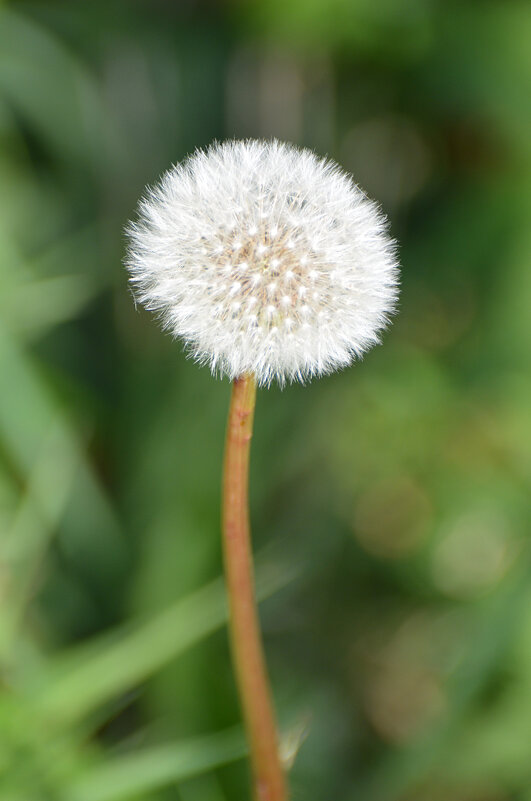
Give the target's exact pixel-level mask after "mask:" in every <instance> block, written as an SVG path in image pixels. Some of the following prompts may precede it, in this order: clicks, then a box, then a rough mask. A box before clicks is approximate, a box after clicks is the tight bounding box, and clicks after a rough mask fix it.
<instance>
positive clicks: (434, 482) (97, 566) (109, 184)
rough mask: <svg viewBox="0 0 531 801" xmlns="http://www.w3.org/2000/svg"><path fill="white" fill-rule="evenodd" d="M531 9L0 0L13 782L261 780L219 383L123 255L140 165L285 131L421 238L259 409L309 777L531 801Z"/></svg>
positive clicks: (405, 245) (270, 570) (2, 491)
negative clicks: (249, 722) (225, 507)
mask: <svg viewBox="0 0 531 801" xmlns="http://www.w3.org/2000/svg"><path fill="white" fill-rule="evenodd" d="M530 34H531V10H530V7H529V4H527V3H524V2H520V1H519V0H515V1H514V2H510V3H508V2H502V0H489V1H488V2H485V3H482V4H476V3H472V2H469V3H457V2H455V1H454V0H452V2H448V3H444V4H442V3H433V2H430V0H415V2H413V3H406V4H404V3H398V2H394V1H393V0H387V1H386V2H385V3H380V4H375V3H367V2H366V1H365V0H349V1H348V2H347V0H333V2H332V3H330V2H324V0H312V2H304V3H302V2H299V0H289V2H282V3H280V2H277V0H272V2H256V3H243V2H240V0H232V2H229V3H220V4H217V5H214V4H206V3H180V4H165V3H161V2H155V3H147V2H145V0H135V2H131V3H127V4H126V3H124V2H122V0H111V2H106V3H103V2H100V0H95V2H92V3H90V4H83V3H69V4H66V3H62V2H59V0H42V1H41V2H26V0H19V2H11V3H7V2H4V3H2V4H1V5H0V376H1V380H0V600H1V603H0V671H1V672H0V676H1V685H0V798H1V799H2V801H4V799H5V800H6V801H98V799H100V800H101V801H104V799H109V800H110V799H123V801H126V800H128V801H173V800H174V799H175V801H229V799H240V798H241V799H243V798H246V797H247V796H246V793H247V783H246V768H245V764H244V760H242V759H241V757H242V756H243V755H244V747H243V743H242V740H241V734H240V733H239V730H238V729H235V728H234V726H238V724H239V712H238V706H237V702H236V696H235V690H234V685H233V680H232V677H231V671H230V663H229V655H228V648H227V643H226V636H225V632H224V631H222V630H220V629H222V627H223V623H224V620H225V606H224V599H223V591H222V585H221V583H220V581H219V579H218V578H217V577H218V576H219V573H220V549H219V542H218V528H219V522H218V521H219V474H220V464H221V457H222V448H223V437H224V424H225V414H226V407H227V402H228V386H227V385H226V383H224V382H216V381H214V380H213V379H212V378H211V377H210V376H209V375H208V373H207V372H206V371H205V370H200V369H198V368H197V367H195V366H194V365H193V364H190V363H189V362H187V361H186V360H185V359H184V357H183V355H182V352H181V349H180V347H179V346H178V345H176V344H174V343H172V342H170V341H169V340H168V338H166V337H164V336H163V335H162V334H161V333H160V332H159V330H158V328H157V326H156V325H155V324H154V322H153V321H152V320H151V319H150V318H149V315H147V314H145V313H143V312H138V311H136V310H135V309H134V306H133V303H132V300H131V297H130V295H129V292H128V289H127V286H126V278H125V275H124V271H123V268H122V267H121V257H122V251H123V235H122V230H123V225H124V223H125V221H126V220H127V219H128V218H129V217H130V216H131V215H132V214H133V213H134V206H135V203H136V200H137V198H138V196H139V194H140V192H141V191H142V188H143V186H144V185H145V183H147V182H152V181H154V180H156V178H157V177H158V175H159V174H160V172H161V170H163V169H164V168H166V167H167V166H168V165H169V164H171V163H173V162H175V161H177V160H179V159H180V158H182V157H183V156H184V155H185V154H186V153H187V152H189V151H190V150H192V149H193V148H195V147H196V146H201V145H204V144H206V143H208V142H209V141H211V140H212V139H213V138H219V139H221V138H225V137H230V136H271V135H275V136H279V137H281V138H288V139H291V140H293V141H295V142H297V143H300V144H303V145H308V146H310V147H315V148H317V149H318V150H319V151H320V152H322V153H329V154H330V155H331V156H332V157H334V158H336V159H337V160H339V161H340V162H341V163H343V164H344V166H345V167H346V168H347V169H349V170H352V172H353V174H354V175H355V176H356V177H357V178H358V180H359V181H360V183H362V185H363V186H364V188H365V189H366V190H367V191H368V193H369V194H371V195H373V196H375V197H377V198H378V199H379V200H380V201H381V203H382V205H383V207H384V209H385V210H386V211H387V212H388V213H389V215H390V217H391V223H392V232H393V234H394V235H395V236H396V237H397V238H398V240H399V242H400V253H401V261H402V264H403V285H402V298H401V308H400V314H399V316H398V317H397V319H396V321H395V323H394V325H393V327H392V329H391V330H390V332H389V333H388V334H387V335H386V337H385V342H384V346H383V347H382V348H379V349H376V350H375V351H373V352H371V354H369V355H368V356H367V357H366V359H365V360H364V362H363V363H360V364H358V365H356V366H355V367H353V368H352V369H351V370H348V371H345V372H344V373H341V374H337V375H335V376H331V377H330V378H328V379H326V380H322V381H319V382H314V383H313V384H312V385H310V386H308V387H290V388H288V389H286V390H285V391H283V392H280V391H278V390H277V389H271V390H270V391H268V392H263V393H260V396H259V400H258V413H257V420H256V436H255V440H254V444H253V447H254V453H253V464H252V506H253V523H254V534H255V541H256V546H257V549H258V550H260V548H261V547H262V546H264V545H266V543H268V544H269V543H271V542H273V543H274V547H273V548H272V549H271V550H267V549H266V551H265V556H264V560H263V561H261V562H260V566H259V567H260V569H259V572H258V575H259V578H260V582H261V588H262V589H261V592H262V594H263V597H266V596H268V600H267V602H266V603H265V604H263V606H262V618H263V624H264V630H265V636H266V647H267V652H268V657H269V661H270V664H271V671H272V678H273V684H274V689H275V696H276V699H277V706H278V710H279V716H280V719H281V723H282V728H283V733H284V735H285V742H286V744H287V745H286V747H291V749H292V751H293V752H296V751H297V750H298V753H296V754H295V753H292V756H295V757H296V758H295V761H294V765H293V769H292V783H293V788H294V793H293V794H294V798H301V799H303V798H304V799H307V800H308V801H312V800H313V799H315V801H322V799H323V798H325V799H338V801H343V799H345V801H351V800H352V801H354V799H362V800H363V801H526V799H527V798H528V797H529V798H530V799H531V796H530V794H529V787H530V782H531V775H530V772H529V765H530V764H531V753H530V745H529V744H530V742H531V739H530V734H531V732H530V730H529V720H531V692H530V690H531V688H530V683H529V676H530V675H531V670H530V668H531V636H530V634H531V618H530V617H529V610H530V609H531V599H530V596H529V592H530V587H531V582H530V576H529V559H530V553H529V520H530V518H531V514H530V513H531V503H530V487H531V458H530V454H531V418H530V415H529V403H530V401H529V399H530V397H531V379H530V374H529V363H530V356H531V325H530V321H529V308H530V304H531V282H530V278H529V276H530V270H529V265H530V257H531V238H530V234H529V218H530V211H531V164H530V157H531V152H530V141H531V139H530V135H529V134H530V130H531V118H530V115H531V106H530V104H529V97H530V96H531V50H530V48H529V44H528V43H529V36H530ZM293 577H296V578H297V580H296V581H291V578H293ZM269 596H270V597H269ZM290 744H291V745H290Z"/></svg>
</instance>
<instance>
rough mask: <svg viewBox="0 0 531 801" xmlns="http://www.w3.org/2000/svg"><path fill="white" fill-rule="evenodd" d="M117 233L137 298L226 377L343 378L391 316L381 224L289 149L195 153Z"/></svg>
mask: <svg viewBox="0 0 531 801" xmlns="http://www.w3.org/2000/svg"><path fill="white" fill-rule="evenodd" d="M127 233H128V236H129V249H128V255H127V261H126V263H127V267H128V269H129V271H130V276H131V283H132V285H133V291H134V294H135V296H136V298H137V299H138V300H139V301H140V302H141V303H143V304H144V305H145V306H146V307H147V308H148V309H152V310H154V311H157V312H158V313H159V315H160V317H161V319H162V323H163V325H164V327H165V328H167V329H168V330H169V331H170V332H171V333H172V334H173V335H174V336H176V337H181V338H182V339H183V340H184V341H185V342H186V344H187V346H188V348H189V350H190V352H191V354H192V355H193V356H194V357H195V358H196V359H197V360H198V361H199V362H201V363H207V364H209V365H210V367H211V368H212V371H213V372H215V373H220V374H222V375H227V376H229V378H231V379H232V378H236V377H238V376H240V375H242V374H244V373H251V374H254V376H255V377H256V380H257V382H258V383H259V384H269V383H270V382H271V381H272V380H273V379H277V380H278V381H279V383H280V384H284V383H285V381H286V380H294V379H298V380H301V381H302V380H304V379H305V378H309V377H312V376H316V375H322V374H324V373H328V372H331V371H332V370H335V369H338V368H340V367H344V366H345V365H347V364H349V363H350V362H351V361H352V360H353V359H354V358H355V357H357V356H361V354H362V353H363V352H364V351H366V350H367V349H368V348H370V347H371V346H372V345H374V344H375V343H377V342H378V341H379V334H380V332H381V331H382V329H383V328H385V326H386V324H387V322H388V319H389V315H390V314H391V313H392V311H393V310H394V307H395V303H396V298H397V294H398V265H397V262H396V257H395V245H394V242H393V240H392V239H390V237H389V236H388V234H387V224H386V220H385V218H384V217H383V215H382V213H381V212H380V210H379V209H378V207H377V206H376V204H375V203H373V202H372V201H371V200H369V199H368V198H367V197H366V196H365V194H364V193H363V192H362V190H361V189H360V188H359V187H358V186H356V184H355V183H354V181H353V180H352V178H351V177H350V176H349V175H347V174H346V173H345V172H343V171H342V170H341V169H340V168H339V167H338V166H337V165H336V164H334V163H333V162H331V161H328V160H326V159H320V158H318V157H317V156H315V155H314V154H313V153H312V152H311V151H309V150H299V149H297V148H295V147H293V146H292V145H286V144H282V143H281V142H277V141H271V142H263V141H253V140H250V141H241V142H240V141H233V142H225V143H223V144H214V145H212V146H211V147H210V148H209V149H208V150H207V151H201V150H198V151H196V152H195V153H194V154H193V155H192V156H190V157H189V158H188V159H186V160H185V161H184V162H183V163H182V164H179V165H177V166H176V167H173V168H172V169H170V170H168V172H166V173H165V174H164V175H163V177H162V179H161V180H160V182H159V183H158V184H157V185H156V186H155V187H153V188H152V189H149V190H148V192H147V194H146V196H145V197H144V198H143V200H141V202H140V205H139V215H138V220H137V221H136V222H133V223H130V224H129V226H128V230H127Z"/></svg>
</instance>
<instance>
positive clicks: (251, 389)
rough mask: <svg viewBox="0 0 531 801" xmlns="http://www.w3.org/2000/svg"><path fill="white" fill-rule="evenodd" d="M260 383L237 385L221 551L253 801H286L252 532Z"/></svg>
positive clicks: (241, 380)
mask: <svg viewBox="0 0 531 801" xmlns="http://www.w3.org/2000/svg"><path fill="white" fill-rule="evenodd" d="M255 398H256V383H255V381H254V378H253V377H252V376H243V377H241V378H238V379H236V380H235V381H234V384H233V389H232V398H231V404H230V410H229V419H228V426H227V440H226V445H225V463H224V479H223V548H224V558H225V575H226V581H227V589H228V596H229V608H230V638H231V647H232V658H233V663H234V669H235V673H236V682H237V685H238V692H239V695H240V702H241V705H242V711H243V716H244V721H245V727H246V731H247V738H248V741H249V748H250V756H251V768H252V773H253V790H254V795H253V798H254V800H255V801H287V798H288V796H287V788H286V781H285V778H284V772H283V769H282V765H281V762H280V756H279V750H278V738H277V731H276V723H275V715H274V711H273V705H272V701H271V693H270V689H269V682H268V678H267V672H266V666H265V660H264V654H263V648H262V642H261V637H260V625H259V621H258V612H257V608H256V602H255V598H254V577H253V562H252V549H251V537H250V529H249V503H248V485H249V451H250V445H251V437H252V430H253V417H254V407H255Z"/></svg>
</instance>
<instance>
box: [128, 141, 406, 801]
mask: <svg viewBox="0 0 531 801" xmlns="http://www.w3.org/2000/svg"><path fill="white" fill-rule="evenodd" d="M128 235H129V250H128V255H127V262H126V263H127V267H128V269H129V272H130V276H131V283H132V287H133V292H134V295H135V297H136V298H137V300H138V301H139V302H140V303H142V304H144V305H145V306H146V307H147V308H148V309H151V310H153V311H155V312H157V313H158V314H159V316H160V319H161V321H162V324H163V326H164V327H165V328H166V329H167V330H169V331H170V332H171V333H172V334H173V335H174V336H175V337H178V338H181V339H182V340H183V341H184V342H185V344H186V347H187V349H188V351H189V353H190V354H191V355H192V356H193V357H194V358H195V359H196V360H197V361H198V362H200V363H201V364H208V365H210V367H211V369H212V372H213V373H215V374H219V375H224V376H228V377H229V378H230V379H231V380H232V381H233V391H232V399H231V404H230V411H229V420H228V427H227V440H226V447H225V460H224V480H223V546H224V562H225V574H226V580H227V591H228V597H229V607H230V625H229V630H230V636H231V646H232V654H233V662H234V667H235V673H236V681H237V684H238V690H239V695H240V700H241V705H242V711H243V716H244V720H245V726H246V731H247V736H248V740H249V751H250V759H251V766H252V773H253V789H254V799H255V801H287V798H288V794H287V792H288V791H287V785H286V780H285V775H284V766H283V764H282V761H281V758H280V756H279V753H280V750H279V745H278V738H277V729H276V723H275V716H274V712H273V705H272V703H271V697H270V690H269V684H268V680H267V672H266V668H265V661H264V657H263V652H262V643H261V638H260V631H259V623H258V616H257V611H256V604H255V600H254V587H253V569H252V551H251V543H250V531H249V520H248V517H249V515H248V466H249V452H250V440H251V436H252V427H253V417H254V406H255V394H256V386H257V385H266V386H267V385H269V384H270V383H271V382H272V381H273V380H276V381H278V382H279V384H281V385H283V384H285V383H286V382H287V381H293V380H299V381H304V380H306V379H309V378H312V377H315V376H320V375H324V374H326V373H329V372H331V371H333V370H336V369H339V368H342V367H345V366H347V365H348V364H350V363H351V362H352V361H353V360H354V359H355V358H356V357H359V356H361V355H362V354H363V353H364V352H365V351H366V350H367V349H368V348H370V347H371V346H372V345H374V344H376V343H377V342H378V341H379V337H380V334H381V332H382V330H383V329H384V328H385V326H386V325H387V323H388V321H389V317H390V315H391V313H392V312H393V311H394V308H395V304H396V298H397V292H398V289H397V285H398V266H397V262H396V258H395V246H394V242H393V241H392V239H391V238H390V237H389V235H388V233H387V225H386V221H385V218H384V217H383V215H382V214H381V212H380V211H379V209H378V207H377V206H376V204H375V203H373V202H372V201H371V200H369V199H368V198H367V197H366V195H365V194H364V193H363V192H362V190H361V189H360V188H359V187H358V186H357V185H356V184H355V183H354V182H353V180H352V178H351V177H350V176H349V175H347V174H346V173H345V172H343V171H342V170H341V169H340V168H339V167H338V166H337V165H336V164H334V163H333V162H331V161H328V160H325V159H320V158H318V157H316V156H315V155H314V154H313V153H312V152H311V151H309V150H299V149H297V148H295V147H293V146H291V145H286V144H282V143H280V142H277V141H273V142H261V141H245V142H237V141H236V142H227V143H223V144H215V145H213V146H211V147H210V148H209V149H208V150H207V151H206V152H203V151H197V152H196V153H194V154H193V155H192V156H191V157H189V158H188V159H187V160H186V161H184V162H183V163H182V164H180V165H178V166H176V167H173V168H172V169H170V170H169V171H168V172H167V173H166V174H165V175H164V176H163V178H162V180H161V181H160V183H159V184H158V185H157V186H155V187H154V188H152V189H150V190H149V191H148V193H147V194H146V196H145V197H144V199H143V200H141V202H140V207H139V215H138V219H137V221H136V222H134V223H131V224H130V225H129V227H128Z"/></svg>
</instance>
